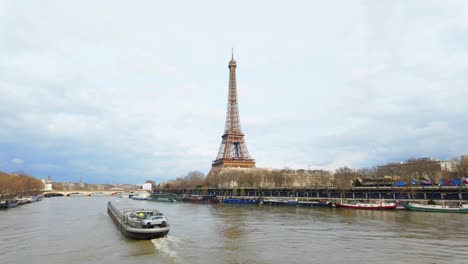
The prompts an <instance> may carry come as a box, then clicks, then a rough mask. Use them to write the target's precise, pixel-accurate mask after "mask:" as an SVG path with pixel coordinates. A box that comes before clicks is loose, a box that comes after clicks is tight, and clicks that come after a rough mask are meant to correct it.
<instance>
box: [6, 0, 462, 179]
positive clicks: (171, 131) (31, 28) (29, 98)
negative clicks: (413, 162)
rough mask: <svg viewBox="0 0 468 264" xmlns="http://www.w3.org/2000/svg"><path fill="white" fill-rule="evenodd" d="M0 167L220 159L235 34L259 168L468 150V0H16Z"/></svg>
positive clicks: (181, 164) (100, 173)
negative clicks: (218, 156)
mask: <svg viewBox="0 0 468 264" xmlns="http://www.w3.org/2000/svg"><path fill="white" fill-rule="evenodd" d="M0 36H1V37H0V170H1V171H7V172H12V171H25V172H28V173H30V174H32V175H34V176H36V177H39V178H45V177H47V176H51V177H52V179H53V180H55V181H79V180H80V178H81V179H82V180H83V181H84V182H90V183H139V182H143V181H144V180H146V179H152V180H156V181H158V182H159V181H162V180H166V179H174V178H176V177H180V176H184V175H185V174H186V173H187V172H189V171H192V170H199V171H202V172H203V173H207V172H208V171H209V169H210V168H211V162H212V161H213V160H214V159H215V157H216V154H217V151H218V148H219V145H220V143H221V136H222V134H223V132H224V122H225V115H226V103H227V92H228V90H227V89H228V78H229V72H228V62H229V60H230V57H231V48H234V53H235V54H234V56H235V59H236V60H237V64H238V67H237V86H238V96H239V111H240V120H241V124H242V129H243V132H244V133H245V140H246V143H247V147H248V149H249V152H250V154H251V156H252V157H253V158H254V159H255V160H256V162H257V167H268V168H278V169H282V168H285V167H288V168H293V169H308V168H311V169H330V170H333V169H336V168H338V167H341V166H349V167H352V168H362V167H373V166H376V165H381V164H385V163H387V162H398V161H402V160H406V159H408V158H411V157H428V156H430V157H434V158H438V159H450V158H452V157H454V156H460V155H461V154H466V153H468V100H467V98H468V2H467V1H442V0H441V1H426V0H424V1H406V0H405V1H348V0H345V1H125V2H124V1H122V2H121V1H116V0H112V1H73V2H72V1H8V0H5V1H1V2H0Z"/></svg>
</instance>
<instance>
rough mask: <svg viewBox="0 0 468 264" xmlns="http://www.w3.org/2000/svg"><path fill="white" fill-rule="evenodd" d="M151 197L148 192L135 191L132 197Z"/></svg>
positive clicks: (141, 198) (143, 198)
mask: <svg viewBox="0 0 468 264" xmlns="http://www.w3.org/2000/svg"><path fill="white" fill-rule="evenodd" d="M149 197H150V194H149V193H148V192H135V193H134V194H133V196H132V197H130V198H131V199H133V200H147V199H148V198H149Z"/></svg>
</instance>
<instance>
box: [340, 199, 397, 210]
mask: <svg viewBox="0 0 468 264" xmlns="http://www.w3.org/2000/svg"><path fill="white" fill-rule="evenodd" d="M336 207H339V208H350V209H362V210H395V209H396V208H397V203H396V202H385V201H373V202H370V201H369V202H362V201H357V200H350V201H346V202H341V203H337V204H336Z"/></svg>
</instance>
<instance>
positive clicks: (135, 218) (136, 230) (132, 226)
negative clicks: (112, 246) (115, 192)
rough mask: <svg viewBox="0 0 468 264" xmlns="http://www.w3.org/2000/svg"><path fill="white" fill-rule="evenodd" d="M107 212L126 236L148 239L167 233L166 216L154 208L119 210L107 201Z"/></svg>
mask: <svg viewBox="0 0 468 264" xmlns="http://www.w3.org/2000/svg"><path fill="white" fill-rule="evenodd" d="M107 213H108V214H109V216H110V218H111V219H112V221H114V223H115V225H116V226H117V228H118V229H119V230H120V232H121V233H122V234H123V235H124V236H126V237H128V238H133V239H140V240H144V239H146V240H148V239H153V238H160V237H164V236H166V235H167V233H169V224H168V223H167V219H166V217H165V216H164V215H163V214H162V213H160V212H159V211H157V210H154V209H135V210H127V211H123V212H121V211H119V210H118V209H117V208H116V207H115V206H114V205H113V204H112V203H111V202H109V203H108V204H107Z"/></svg>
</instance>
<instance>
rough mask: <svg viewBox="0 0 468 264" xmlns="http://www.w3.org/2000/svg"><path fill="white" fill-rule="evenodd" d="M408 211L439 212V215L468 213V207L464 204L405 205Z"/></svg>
mask: <svg viewBox="0 0 468 264" xmlns="http://www.w3.org/2000/svg"><path fill="white" fill-rule="evenodd" d="M403 206H404V207H405V209H406V210H410V211H420V212H439V213H468V206H467V205H464V204H462V203H458V204H455V205H454V204H442V205H440V204H419V203H406V204H403Z"/></svg>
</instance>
